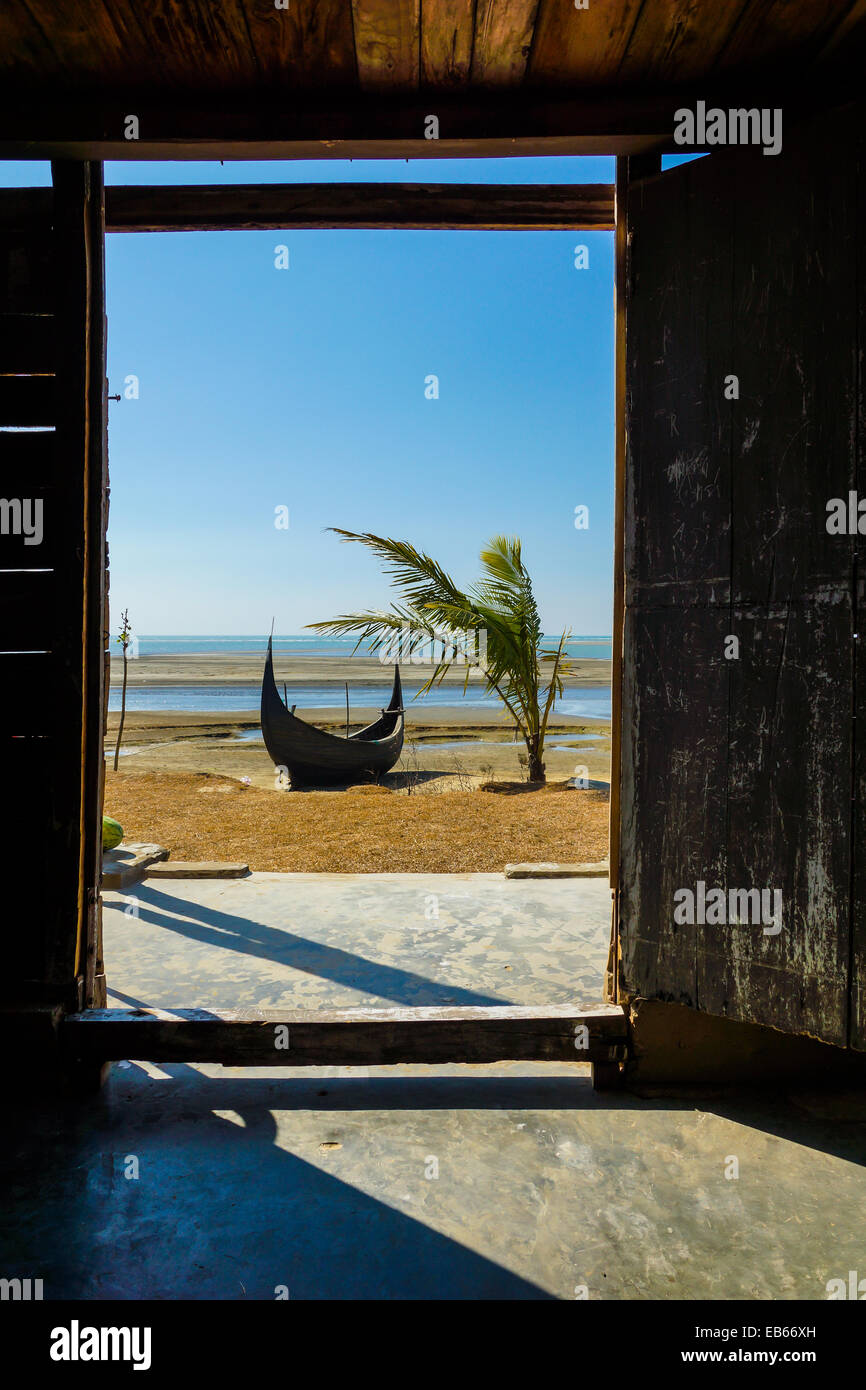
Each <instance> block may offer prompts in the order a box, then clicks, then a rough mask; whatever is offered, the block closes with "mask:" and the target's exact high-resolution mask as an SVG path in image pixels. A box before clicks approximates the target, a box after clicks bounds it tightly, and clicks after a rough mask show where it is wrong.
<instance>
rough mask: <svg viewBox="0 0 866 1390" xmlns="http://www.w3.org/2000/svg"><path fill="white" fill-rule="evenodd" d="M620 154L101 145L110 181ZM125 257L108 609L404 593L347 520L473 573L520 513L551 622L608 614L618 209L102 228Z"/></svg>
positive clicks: (190, 611) (336, 606)
mask: <svg viewBox="0 0 866 1390" xmlns="http://www.w3.org/2000/svg"><path fill="white" fill-rule="evenodd" d="M46 173H47V171H46V167H45V166H36V165H30V166H24V165H20V164H19V165H11V164H7V165H5V166H3V167H0V180H2V182H4V183H7V184H8V183H31V182H32V183H36V182H44V181H47V178H46ZM613 177H614V161H613V160H612V159H545V160H525V159H520V160H473V161H452V160H448V161H445V160H435V161H413V162H412V163H411V164H409V163H407V162H403V161H399V162H394V161H391V162H387V163H386V162H378V161H377V162H372V161H354V162H352V163H349V162H346V161H322V162H317V163H288V164H276V163H266V164H226V165H225V166H224V167H221V166H219V165H218V164H217V165H214V164H189V163H182V164H181V163H173V164H142V163H136V164H126V165H119V164H114V165H108V166H106V178H107V181H108V182H113V183H119V182H130V183H131V182H161V183H185V182H190V183H191V182H219V181H226V182H228V181H231V182H247V181H250V182H259V181H262V182H264V181H289V180H293V181H294V180H297V181H306V180H310V181H314V180H318V179H329V180H353V181H354V180H380V179H388V180H395V181H401V180H407V181H441V182H459V181H462V182H467V181H468V182H475V181H477V182H596V181H597V182H612V181H613ZM279 245H285V246H287V247H288V252H289V269H287V270H282V269H277V268H276V267H275V248H276V247H277V246H279ZM578 245H584V246H586V247H587V248H588V252H589V266H588V268H587V269H576V268H575V264H574V260H575V255H574V252H575V247H576V246H578ZM107 267H108V325H109V337H108V343H109V352H108V361H109V389H110V391H111V392H112V393H117V392H121V393H123V392H124V389H125V382H126V379H127V378H128V377H129V376H130V375H131V374H134V375H135V376H137V377H138V380H139V391H140V395H139V398H138V399H137V400H129V399H125V398H124V399H122V400H121V401H119V402H111V403H110V406H109V412H110V413H109V459H110V474H111V515H110V528H109V542H110V552H111V607H112V627H113V628H114V627H116V626H117V617H118V614H119V612H120V609H121V608H124V607H128V608H129V611H130V618H131V621H132V624H133V628H134V630H135V631H137V632H139V633H165V634H170V633H201V634H205V633H214V634H218V633H236V634H241V633H261V632H263V631H265V630H266V629H267V628H268V627H269V625H270V622H271V618H272V617H273V618H274V619H275V621H276V627H277V630H278V631H280V632H284V633H285V632H297V631H300V630H301V628H302V627H303V625H304V624H305V623H307V622H310V621H312V620H314V619H319V618H328V617H330V616H332V615H333V614H335V613H338V612H345V611H349V610H352V609H355V608H365V607H377V606H382V605H386V604H387V603H388V600H389V589H388V586H387V584H386V583H385V581H384V580H383V579H382V577H381V576H380V572H379V570H378V567H377V565H376V562H375V560H374V559H373V557H372V556H369V555H368V554H367V553H366V552H364V551H362V550H361V549H360V547H354V546H345V545H341V544H340V543H339V542H338V540H337V539H336V537H334V536H332V535H328V534H326V533H325V528H327V527H328V526H341V527H346V528H348V529H351V530H357V531H365V530H371V531H376V532H378V533H380V534H384V535H392V536H398V537H403V538H406V539H409V540H411V541H412V542H413V543H414V544H416V545H417V546H419V547H421V548H424V549H427V550H428V551H429V552H430V553H432V554H433V555H434V556H435V557H436V558H437V559H439V560H440V561H441V562H442V563H443V564H444V565H445V566H446V568H448V569H449V570H450V571H451V572H452V573H453V574H454V576H455V578H456V579H457V580H458V582H468V581H469V580H471V579H472V578H473V577H474V575H475V574H476V571H477V555H478V550H479V548H480V547H481V545H482V544H483V542H484V541H485V540H486V539H487V537H489V536H491V535H493V534H495V533H497V532H506V533H512V532H516V533H518V534H519V535H520V536H521V538H522V540H523V544H524V556H525V559H526V562H527V564H528V566H529V568H530V570H531V573H532V575H533V578H534V581H535V584H536V591H537V594H538V598H539V602H540V607H541V614H542V620H543V625H544V628H545V631H547V632H549V633H552V632H558V631H559V630H561V629H562V628H563V627H570V628H571V629H572V630H573V631H574V632H576V633H608V632H610V630H611V601H612V600H611V594H612V544H613V465H614V421H613V234H612V233H609V232H596V233H558V232H525V233H524V232H491V233H486V232H393V231H392V232H381V231H380V232H371V231H329V232H288V233H279V232H201V233H172V234H151V235H148V234H137V235H110V236H109V238H108V248H107ZM431 375H435V376H437V377H438V382H439V397H438V399H427V398H425V380H426V378H428V377H429V376H431ZM578 505H585V506H587V507H588V508H589V528H588V529H586V530H577V529H576V528H575V525H574V520H575V507H577V506H578ZM278 507H285V508H288V513H289V527H288V529H278V528H277V527H276V526H275V525H274V521H275V508H278Z"/></svg>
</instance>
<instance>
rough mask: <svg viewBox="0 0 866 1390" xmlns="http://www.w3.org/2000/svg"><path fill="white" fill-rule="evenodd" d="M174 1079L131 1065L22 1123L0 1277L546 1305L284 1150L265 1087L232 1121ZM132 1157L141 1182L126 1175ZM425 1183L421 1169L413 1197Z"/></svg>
mask: <svg viewBox="0 0 866 1390" xmlns="http://www.w3.org/2000/svg"><path fill="white" fill-rule="evenodd" d="M182 1070H183V1071H188V1072H189V1073H190V1074H189V1075H188V1076H187V1077H186V1078H184V1080H185V1081H187V1082H188V1084H186V1085H184V1086H182V1087H178V1088H172V1090H173V1091H174V1095H173V1096H169V1095H166V1093H165V1090H164V1085H165V1083H163V1082H155V1083H154V1082H153V1081H149V1080H148V1078H146V1077H145V1076H144V1074H143V1073H142V1072H141V1071H139V1070H138V1069H136V1070H135V1072H127V1073H124V1076H123V1079H122V1080H116V1081H115V1080H114V1079H112V1082H110V1083H109V1087H108V1092H109V1093H108V1095H107V1096H106V1097H105V1098H104V1100H103V1101H102V1103H101V1105H95V1106H93V1107H81V1106H77V1107H76V1106H69V1107H68V1108H67V1107H61V1108H60V1111H57V1110H55V1111H54V1112H53V1113H46V1112H45V1111H44V1110H43V1111H42V1112H41V1114H40V1116H39V1123H38V1124H37V1125H36V1126H35V1127H30V1126H28V1125H25V1126H23V1127H22V1129H21V1130H20V1131H19V1132H20V1133H21V1134H22V1136H23V1138H22V1140H21V1142H20V1143H19V1145H18V1146H17V1151H16V1153H15V1155H14V1158H13V1161H12V1163H11V1164H10V1163H9V1162H8V1161H7V1163H6V1164H5V1165H4V1166H5V1167H6V1168H7V1170H10V1169H11V1171H9V1172H8V1176H9V1177H11V1179H12V1182H11V1184H10V1187H11V1192H12V1198H11V1200H10V1202H9V1204H8V1206H7V1209H6V1213H5V1216H4V1223H3V1229H2V1232H0V1267H2V1268H3V1270H4V1272H7V1271H8V1273H9V1275H14V1274H15V1273H16V1272H17V1271H18V1270H21V1271H22V1272H26V1273H27V1274H28V1275H32V1277H35V1278H42V1279H44V1281H45V1290H44V1296H45V1298H46V1300H54V1299H88V1300H95V1299H120V1300H131V1299H153V1298H155V1299H196V1300H212V1299H243V1298H247V1299H254V1300H263V1301H272V1300H273V1299H274V1298H275V1296H276V1295H275V1290H276V1288H277V1287H278V1286H281V1285H284V1286H286V1288H287V1289H288V1291H289V1296H290V1298H291V1299H293V1300H296V1299H302V1300H320V1299H321V1300H350V1299H361V1300H373V1299H376V1300H383V1299H400V1300H429V1299H448V1300H463V1299H465V1300H477V1299H504V1300H550V1299H553V1298H554V1297H555V1295H553V1294H550V1293H548V1292H547V1291H546V1290H544V1289H543V1288H541V1287H539V1286H538V1285H537V1284H534V1283H532V1282H531V1281H530V1280H527V1279H524V1278H523V1277H521V1276H520V1275H517V1274H515V1273H513V1272H512V1271H511V1270H509V1269H507V1268H505V1267H504V1266H503V1265H501V1264H498V1263H497V1262H496V1261H495V1260H491V1259H488V1258H487V1257H486V1256H484V1255H479V1254H478V1253H477V1252H476V1251H474V1250H471V1249H469V1247H468V1246H466V1245H464V1244H462V1243H461V1241H459V1240H456V1239H454V1238H453V1237H451V1236H448V1235H444V1234H442V1233H440V1232H439V1231H437V1230H436V1229H434V1228H433V1227H432V1226H430V1225H428V1224H426V1223H425V1221H424V1220H423V1219H422V1218H419V1217H418V1216H417V1215H412V1214H409V1213H407V1212H405V1211H401V1210H397V1209H395V1208H394V1207H393V1206H391V1205H388V1204H387V1203H386V1202H384V1201H380V1200H379V1199H378V1198H376V1197H372V1196H370V1195H368V1194H367V1193H365V1192H364V1191H362V1190H360V1189H359V1188H358V1187H355V1186H353V1185H352V1183H350V1182H347V1181H344V1180H341V1179H340V1178H338V1177H336V1176H334V1175H333V1174H331V1173H327V1172H325V1171H323V1169H322V1168H321V1167H317V1166H316V1165H315V1164H313V1163H310V1162H307V1161H306V1160H305V1159H304V1158H301V1157H299V1156H298V1155H297V1154H294V1153H290V1152H287V1150H286V1149H285V1148H283V1147H281V1146H280V1144H279V1142H278V1131H277V1125H276V1121H275V1119H274V1116H273V1114H272V1113H271V1106H272V1104H273V1102H272V1101H269V1099H268V1097H267V1095H266V1093H265V1092H264V1091H262V1092H260V1093H259V1096H258V1098H257V1099H256V1100H254V1099H253V1097H252V1096H251V1095H249V1094H248V1095H247V1104H246V1105H245V1107H244V1109H243V1111H237V1112H236V1113H237V1114H238V1115H239V1116H240V1118H241V1120H242V1121H243V1124H242V1125H239V1124H237V1123H234V1122H233V1121H231V1120H228V1119H226V1118H225V1117H224V1116H223V1115H217V1114H215V1113H214V1110H213V1106H214V1102H215V1100H216V1101H217V1103H219V1099H221V1097H220V1098H217V1097H215V1096H214V1095H213V1093H212V1090H211V1084H210V1082H209V1080H208V1079H207V1078H206V1077H203V1076H202V1075H201V1074H200V1073H197V1072H195V1071H194V1069H192V1068H188V1069H187V1068H184V1067H183V1066H177V1067H174V1066H173V1067H172V1074H173V1076H174V1077H175V1078H176V1079H177V1081H178V1082H180V1080H181V1078H180V1076H179V1075H178V1073H179V1072H180V1071H182ZM178 1090H181V1091H182V1096H180V1097H178V1095H177V1091H178ZM123 1101H129V1102H132V1103H131V1104H122V1103H121V1102H123ZM49 1134H50V1136H51V1142H47V1143H46V1142H45V1140H46V1138H47V1137H48V1136H49ZM283 1142H285V1139H284V1140H283ZM132 1155H134V1156H136V1157H137V1158H138V1160H139V1163H140V1177H139V1179H138V1180H137V1181H127V1180H126V1179H125V1177H124V1164H125V1163H127V1162H128V1159H129V1157H130V1156H132ZM423 1187H424V1179H423V1176H421V1170H420V1168H419V1176H418V1180H417V1190H416V1196H417V1197H418V1198H420V1197H422V1193H423ZM401 1190H402V1189H401ZM487 1196H489V1194H487ZM22 1277H23V1276H22Z"/></svg>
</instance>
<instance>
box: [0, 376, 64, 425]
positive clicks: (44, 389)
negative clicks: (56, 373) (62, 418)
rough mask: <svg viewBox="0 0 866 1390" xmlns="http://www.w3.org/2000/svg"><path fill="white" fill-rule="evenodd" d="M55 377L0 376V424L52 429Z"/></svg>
mask: <svg viewBox="0 0 866 1390" xmlns="http://www.w3.org/2000/svg"><path fill="white" fill-rule="evenodd" d="M54 417H55V405H54V378H53V377H51V376H0V424H2V425H17V426H22V425H31V426H33V425H45V426H53V424H54Z"/></svg>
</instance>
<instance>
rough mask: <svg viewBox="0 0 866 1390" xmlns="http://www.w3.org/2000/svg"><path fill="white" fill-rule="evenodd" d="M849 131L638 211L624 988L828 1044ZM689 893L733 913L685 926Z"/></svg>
mask: <svg viewBox="0 0 866 1390" xmlns="http://www.w3.org/2000/svg"><path fill="white" fill-rule="evenodd" d="M857 128H858V127H857V123H856V121H853V120H852V117H851V113H850V112H841V113H836V114H834V115H832V116H825V117H822V118H820V119H818V120H816V121H814V122H813V123H812V124H811V126H810V127H809V128H808V129H801V130H799V131H797V132H796V133H793V132H792V133H791V134H790V135H789V136H788V137H787V139H786V144H785V149H784V151H783V154H782V155H780V156H778V157H774V158H773V159H766V158H763V157H762V156H761V155H760V154H757V153H752V152H749V151H729V152H724V153H722V154H714V155H712V156H710V157H709V158H707V159H702V160H700V161H696V162H694V163H692V164H689V165H686V166H683V167H681V168H678V169H675V170H672V171H670V172H668V173H665V174H663V175H656V176H655V177H652V178H647V179H645V180H643V181H642V182H638V183H635V184H633V185H632V186H631V187H630V189H629V192H628V232H629V242H630V246H629V256H630V275H629V278H628V295H629V297H628V305H627V421H626V423H627V440H628V444H627V464H626V498H625V577H626V593H625V596H626V612H625V634H626V636H625V663H624V672H623V730H622V737H623V769H622V798H623V812H622V817H623V818H622V847H621V860H620V916H619V937H620V951H621V959H622V987H623V993H624V994H625V995H632V996H645V997H650V998H659V999H668V1000H677V1001H679V1002H681V1003H685V1004H689V1005H691V1006H692V1007H695V1008H699V1009H703V1010H706V1011H707V1012H710V1013H713V1014H718V1015H724V1016H728V1017H730V1018H733V1019H738V1020H741V1021H745V1022H755V1023H762V1024H769V1025H771V1026H773V1027H776V1028H779V1029H782V1030H784V1031H787V1032H797V1033H810V1034H812V1035H814V1036H816V1037H819V1038H822V1039H824V1040H825V1041H827V1042H831V1043H834V1044H836V1045H839V1046H845V1045H854V1046H864V1045H866V1044H864V1036H866V1034H864V1012H863V1011H864V1004H863V998H864V995H863V983H862V982H863V974H864V967H866V927H864V921H863V896H864V891H866V879H864V868H863V861H864V855H866V847H864V813H863V795H864V791H866V785H864V783H866V776H864V758H863V752H862V747H861V744H862V739H858V737H857V736H856V733H855V729H856V728H857V721H855V718H854V716H855V714H856V713H857V710H858V705H859V704H860V703H861V698H860V694H859V692H860V691H862V690H863V689H864V673H863V670H862V667H863V659H862V655H861V653H862V642H860V643H859V644H858V643H857V640H856V639H855V636H854V634H855V631H856V625H857V621H858V620H859V623H860V624H861V625H862V621H863V608H862V604H863V600H862V594H861V595H860V596H856V597H855V595H856V589H857V583H856V564H855V561H856V562H857V563H859V564H860V565H861V567H862V560H860V558H859V552H860V550H861V547H862V544H863V541H862V538H861V537H860V536H859V535H842V536H834V535H831V534H829V533H828V531H827V527H826V518H827V510H826V504H827V501H828V499H829V498H831V497H847V494H848V491H849V490H852V489H854V488H856V486H857V478H858V466H859V477H860V480H861V485H862V481H863V471H864V467H863V441H862V431H863V427H864V426H863V422H864V420H866V412H864V410H863V405H862V396H863V391H862V379H861V378H859V377H858V371H859V370H860V368H859V355H860V353H861V352H862V341H863V334H862V326H861V322H859V321H858V320H862V313H863V310H862V305H861V304H860V303H859V302H858V290H857V287H858V284H861V283H862V278H861V277H860V276H859V275H858V268H857V262H858V257H860V258H861V260H862V257H863V252H862V250H861V249H860V248H861V246H862V242H863V236H862V235H861V234H860V228H859V227H858V218H859V219H860V220H861V221H862V216H863V214H862V206H863V201H864V200H863V197H862V192H861V187H862V157H861V142H860V138H859V136H855V135H854V133H853V132H854V131H856V130H857ZM732 378H736V381H735V382H732ZM861 577H862V576H861ZM860 589H861V591H862V584H861V585H860ZM732 639H736V642H735V643H734V644H733V645H732ZM855 652H856V656H855ZM855 674H856V679H855ZM860 724H861V725H862V721H860ZM852 769H853V779H852ZM852 791H856V792H857V793H858V795H859V799H858V800H856V801H855V803H854V804H853V805H852ZM699 882H701V883H702V884H703V892H704V893H709V891H710V889H711V888H718V889H721V890H722V893H721V894H720V895H719V897H720V901H721V902H722V903H723V904H724V907H723V909H722V910H721V912H720V913H716V914H715V915H714V917H712V918H711V920H709V921H707V920H696V921H695V922H694V923H693V924H689V923H687V922H678V921H676V920H675V916H674V908H675V901H674V895H675V893H676V892H677V890H681V889H691V890H693V891H694V892H695V895H696V897H697V884H698V883H699ZM756 890H757V893H758V899H757V905H758V908H759V911H758V914H757V920H752V918H751V916H750V913H751V911H753V910H754V906H755V900H754V898H753V897H748V898H747V897H745V896H740V895H741V894H742V895H745V894H754V893H755V891H756ZM732 893H735V894H736V895H737V896H736V898H735V899H732V898H731V894H732ZM762 893H766V894H767V898H766V900H764V901H762V899H761V897H760V895H761V894H762ZM776 893H778V894H779V895H780V897H779V898H778V900H777V899H776V896H775V895H776ZM765 905H766V908H767V910H768V912H769V913H770V917H769V918H767V919H765V918H764V917H763V916H762V915H761V912H760V908H762V907H764V906H765ZM777 905H778V907H779V912H778V924H777V922H776V920H774V919H775V911H776V907H777ZM743 906H747V908H748V910H747V911H746V914H745V918H743V917H742V916H741V915H740V914H739V912H738V911H737V910H736V909H737V908H740V907H743ZM779 924H780V925H779ZM777 925H778V926H779V929H778V930H777V929H776V928H777ZM620 997H622V994H621V996H620Z"/></svg>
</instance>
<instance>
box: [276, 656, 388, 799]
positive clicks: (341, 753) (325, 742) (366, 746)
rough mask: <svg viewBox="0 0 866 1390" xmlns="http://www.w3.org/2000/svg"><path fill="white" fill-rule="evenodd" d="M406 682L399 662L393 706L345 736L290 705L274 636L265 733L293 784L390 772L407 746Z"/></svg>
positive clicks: (279, 765)
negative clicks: (277, 670)
mask: <svg viewBox="0 0 866 1390" xmlns="http://www.w3.org/2000/svg"><path fill="white" fill-rule="evenodd" d="M403 731H404V714H403V688H402V685H401V684H400V668H399V666H395V667H394V688H393V690H392V692H391V700H390V703H389V705H388V707H387V709H383V710H382V713H381V715H380V716H379V718H378V719H376V720H375V721H374V722H373V723H372V724H368V725H367V726H366V728H364V729H359V730H358V732H357V733H355V734H350V735H349V736H348V737H345V736H343V735H341V734H329V733H326V732H325V731H324V729H317V728H316V727H315V726H314V725H313V724H307V723H305V722H304V720H303V719H299V718H298V716H297V715H296V714H294V713H292V711H291V710H289V709H287V707H286V704H285V702H284V700H283V698H282V696H281V695H280V692H279V691H278V689H277V683H276V680H275V679H274V654H273V639H272V638H269V639H268V655H267V659H266V661H265V671H264V676H263V678H262V737H263V739H264V741H265V747H266V748H267V750H268V754H269V755H270V758H271V760H272V762H273V764H274V766H275V767H277V768H286V769H287V773H288V777H289V780H290V782H291V784H292V786H293V787H297V786H315V785H318V784H322V783H326V784H333V783H335V782H364V781H369V780H370V778H372V777H377V776H379V775H380V774H381V773H383V772H389V771H390V770H391V768H392V767H393V766H394V764H395V763H396V761H397V759H398V758H399V756H400V754H401V752H402V751H403Z"/></svg>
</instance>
